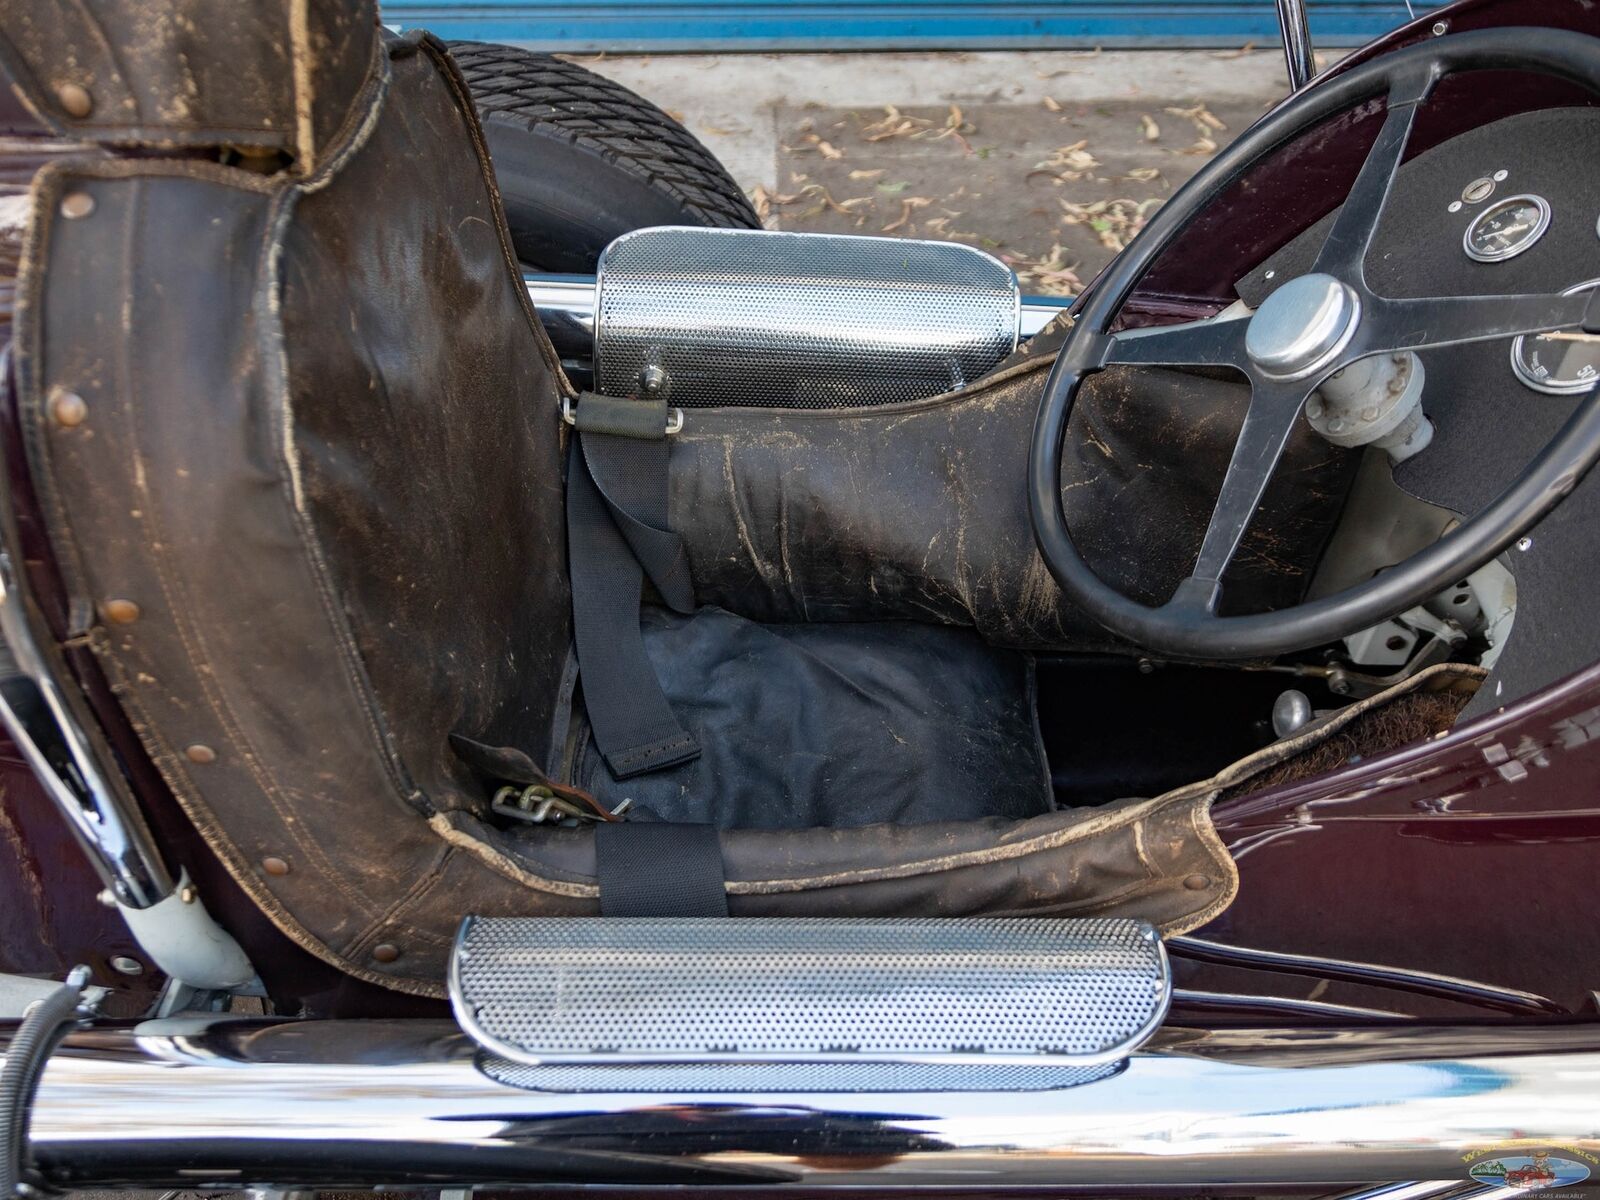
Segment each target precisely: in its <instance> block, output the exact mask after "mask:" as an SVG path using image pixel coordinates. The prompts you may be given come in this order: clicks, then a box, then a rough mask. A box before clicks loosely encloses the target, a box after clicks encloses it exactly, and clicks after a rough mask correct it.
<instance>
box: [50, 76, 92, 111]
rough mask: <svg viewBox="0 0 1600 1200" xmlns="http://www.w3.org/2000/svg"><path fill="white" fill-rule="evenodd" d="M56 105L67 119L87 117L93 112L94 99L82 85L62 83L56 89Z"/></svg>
mask: <svg viewBox="0 0 1600 1200" xmlns="http://www.w3.org/2000/svg"><path fill="white" fill-rule="evenodd" d="M56 103H57V104H59V105H61V111H62V112H64V113H66V114H67V116H69V117H87V116H88V115H89V114H90V113H92V112H93V111H94V97H93V96H91V95H90V94H89V89H88V88H86V87H84V86H83V85H82V84H77V83H63V84H62V85H61V86H60V87H58V88H57V89H56Z"/></svg>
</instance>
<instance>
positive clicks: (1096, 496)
mask: <svg viewBox="0 0 1600 1200" xmlns="http://www.w3.org/2000/svg"><path fill="white" fill-rule="evenodd" d="M1050 365H1051V360H1050V359H1049V358H1044V359H1038V358H1024V359H1023V360H1022V361H1021V362H1020V363H1019V364H1018V365H1015V366H1013V367H1011V368H1009V369H1007V370H1004V371H1002V372H1000V373H997V374H996V375H993V376H991V377H990V378H989V379H988V380H986V381H984V382H983V383H981V384H979V385H977V386H975V387H974V388H973V389H971V390H969V391H966V392H956V393H952V394H950V395H945V396H938V397H934V398H932V399H928V400H918V401H911V402H908V403H904V404H893V405H883V406H881V407H878V408H863V409H851V410H848V411H843V412H841V411H829V410H807V409H785V410H778V411H771V410H756V409H713V410H699V411H696V412H695V413H694V419H693V420H692V421H690V422H689V423H688V425H687V427H686V428H685V430H684V432H683V434H682V435H681V436H680V437H679V438H678V440H677V444H676V445H675V446H674V447H673V456H672V523H673V528H675V529H677V530H679V531H681V532H682V533H683V535H684V538H685V541H686V542H687V543H688V546H689V554H690V559H691V561H692V564H693V571H694V578H695V585H696V589H697V593H698V595H699V597H700V600H701V602H702V603H705V604H716V605H720V606H721V607H723V608H728V609H732V610H733V611H735V612H740V613H744V614H746V615H748V616H752V617H755V618H757V619H758V620H764V621H882V620H914V621H939V622H946V623H949V624H958V625H973V626H976V627H977V629H978V630H979V631H980V632H981V633H982V634H983V635H984V637H986V638H987V639H989V640H990V641H992V642H996V643H998V644H1000V645H1006V646H1022V647H1029V648H1051V649H1061V648H1073V649H1103V648H1115V646H1116V643H1115V642H1114V641H1113V639H1112V638H1111V636H1110V635H1109V634H1107V633H1106V632H1105V631H1104V630H1103V629H1101V628H1100V627H1099V626H1098V625H1096V624H1095V622H1094V621H1092V620H1090V619H1089V618H1088V617H1087V616H1085V615H1084V614H1083V613H1082V612H1079V611H1078V610H1076V609H1075V608H1073V607H1072V606H1070V605H1069V604H1067V603H1066V602H1065V600H1064V598H1063V597H1062V595H1061V591H1060V589H1059V588H1058V587H1057V586H1056V583H1055V580H1054V579H1052V578H1051V576H1050V573H1049V571H1048V570H1047V569H1046V568H1045V565H1044V562H1043V560H1041V559H1040V557H1039V554H1038V551H1037V550H1036V549H1035V547H1034V541H1033V527H1032V524H1031V523H1030V521H1029V517H1028V504H1027V486H1026V481H1027V474H1028V445H1029V439H1030V435H1031V432H1032V429H1033V421H1034V417H1035V415H1036V414H1037V413H1038V409H1039V398H1040V395H1041V394H1042V391H1043V388H1044V382H1045V377H1046V373H1047V371H1048V369H1049V367H1050ZM1248 399H1249V389H1248V387H1246V386H1245V385H1243V384H1242V383H1240V382H1235V381H1234V380H1233V379H1231V378H1226V379H1209V378H1205V377H1202V376H1196V375H1194V374H1180V373H1178V372H1174V371H1160V370H1143V371H1140V372H1138V373H1134V372H1131V371H1128V370H1126V369H1118V368H1112V369H1110V370H1107V371H1104V372H1101V373H1100V374H1098V375H1094V376H1092V377H1091V378H1090V379H1089V380H1088V381H1087V382H1086V383H1085V385H1084V387H1083V388H1082V389H1081V396H1080V399H1079V401H1078V407H1077V411H1076V412H1075V413H1074V415H1073V420H1072V425H1071V426H1070V428H1069V431H1068V437H1067V445H1066V448H1065V452H1064V454H1063V464H1064V465H1063V469H1062V488H1063V501H1064V503H1065V506H1066V513H1067V521H1068V523H1069V525H1070V526H1071V529H1072V536H1073V540H1074V541H1075V542H1076V543H1077V544H1078V545H1079V546H1080V547H1081V548H1082V550H1083V553H1084V556H1085V557H1086V558H1087V560H1088V561H1089V564H1090V565H1091V566H1092V567H1093V568H1094V570H1095V572H1096V573H1097V574H1099V575H1100V577H1101V578H1103V579H1104V580H1106V581H1107V582H1108V583H1110V584H1112V585H1113V586H1114V587H1117V588H1119V589H1120V590H1122V591H1124V592H1125V593H1126V594H1128V595H1129V596H1132V597H1134V598H1135V599H1137V600H1140V601H1142V602H1144V603H1148V604H1160V603H1163V602H1165V601H1166V600H1167V599H1168V598H1169V597H1170V596H1171V595H1172V591H1173V589H1174V588H1175V587H1176V586H1177V584H1178V582H1179V581H1180V580H1182V579H1183V577H1184V576H1185V575H1187V574H1188V570H1189V568H1190V567H1191V566H1192V565H1193V563H1194V557H1195V554H1196V553H1197V552H1198V550H1199V548H1200V539H1201V536H1202V535H1203V533H1204V532H1205V527H1206V522H1207V521H1208V519H1209V518H1210V515H1211V509H1212V507H1213V505H1214V504H1215V503H1216V496H1217V492H1218V490H1219V488H1220V485H1221V481H1222V475H1223V471H1224V470H1225V468H1226V467H1227V464H1228V460H1229V457H1230V455H1231V454H1232V451H1233V445H1234V441H1235V439H1236V436H1237V433H1238V428H1239V423H1240V422H1241V421H1242V420H1243V418H1244V409H1245V404H1246V402H1247V401H1248ZM1358 461H1359V457H1358V456H1357V455H1355V454H1352V453H1351V452H1350V451H1347V450H1341V449H1339V448H1337V447H1334V446H1331V445H1329V444H1328V443H1327V442H1326V441H1324V440H1323V439H1322V438H1320V437H1318V436H1317V435H1316V434H1315V432H1313V431H1312V429H1311V428H1310V426H1309V425H1307V424H1306V423H1305V422H1304V421H1302V422H1300V425H1299V427H1298V428H1297V429H1296V431H1295V434H1294V436H1293V437H1292V438H1291V439H1290V442H1289V445H1288V446H1287V447H1286V449H1285V450H1284V456H1283V462H1282V464H1281V465H1280V467H1279V468H1278V471H1277V473H1276V474H1275V475H1274V476H1273V480H1272V483H1271V484H1270V485H1269V486H1268V488H1267V493H1266V496H1265V497H1264V498H1263V501H1262V506H1261V510H1260V512H1259V513H1258V514H1257V515H1256V518H1255V520H1253V521H1252V522H1251V524H1250V528H1249V530H1248V531H1247V532H1246V534H1245V537H1244V540H1243V542H1242V544H1241V546H1240V550H1239V554H1238V555H1237V556H1236V557H1235V559H1234V562H1233V565H1232V566H1231V567H1230V568H1229V570H1228V573H1227V575H1226V576H1225V578H1224V593H1223V608H1224V611H1225V612H1260V611H1266V610H1270V609H1275V608H1283V607H1287V606H1289V605H1291V604H1295V603H1297V602H1298V601H1299V600H1300V598H1301V596H1302V595H1303V594H1304V592H1305V588H1306V585H1307V584H1308V582H1309V581H1310V577H1311V571H1312V570H1313V568H1314V567H1315V566H1316V563H1317V561H1318V560H1319V559H1320V557H1321V554H1322V547H1323V545H1324V543H1325V542H1326V540H1327V537H1328V534H1329V531H1330V530H1331V529H1332V528H1333V523H1334V521H1335V520H1336V519H1337V516H1338V514H1339V512H1340V511H1341V509H1342V507H1343V503H1344V497H1345V494H1346V492H1347V491H1348V490H1349V485H1350V481H1351V479H1352V478H1353V472H1354V470H1355V466H1356V464H1357V462H1358Z"/></svg>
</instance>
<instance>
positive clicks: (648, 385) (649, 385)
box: [639, 363, 667, 392]
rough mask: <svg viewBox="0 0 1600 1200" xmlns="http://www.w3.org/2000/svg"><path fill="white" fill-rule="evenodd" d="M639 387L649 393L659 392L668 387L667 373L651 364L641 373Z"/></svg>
mask: <svg viewBox="0 0 1600 1200" xmlns="http://www.w3.org/2000/svg"><path fill="white" fill-rule="evenodd" d="M639 386H640V388H642V389H643V390H644V391H647V392H659V391H660V390H661V389H662V388H664V387H666V386H667V373H666V372H665V371H664V370H662V369H661V368H660V367H659V366H657V365H656V364H655V363H651V364H650V365H649V366H647V367H645V368H644V370H642V371H640V372H639Z"/></svg>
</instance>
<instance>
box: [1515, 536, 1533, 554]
mask: <svg viewBox="0 0 1600 1200" xmlns="http://www.w3.org/2000/svg"><path fill="white" fill-rule="evenodd" d="M1517 549H1518V550H1522V551H1528V550H1532V549H1533V539H1532V538H1531V537H1525V538H1518V539H1517Z"/></svg>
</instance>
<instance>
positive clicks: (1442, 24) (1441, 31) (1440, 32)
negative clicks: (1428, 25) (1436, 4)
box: [1433, 21, 1450, 37]
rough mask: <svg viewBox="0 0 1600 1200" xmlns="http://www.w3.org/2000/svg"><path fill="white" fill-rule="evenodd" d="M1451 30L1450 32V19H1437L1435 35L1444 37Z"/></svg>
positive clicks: (1434, 25)
mask: <svg viewBox="0 0 1600 1200" xmlns="http://www.w3.org/2000/svg"><path fill="white" fill-rule="evenodd" d="M1449 32H1450V22H1449V21H1435V22H1434V23H1433V36H1434V37H1443V36H1444V35H1445V34H1447V33H1449Z"/></svg>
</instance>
